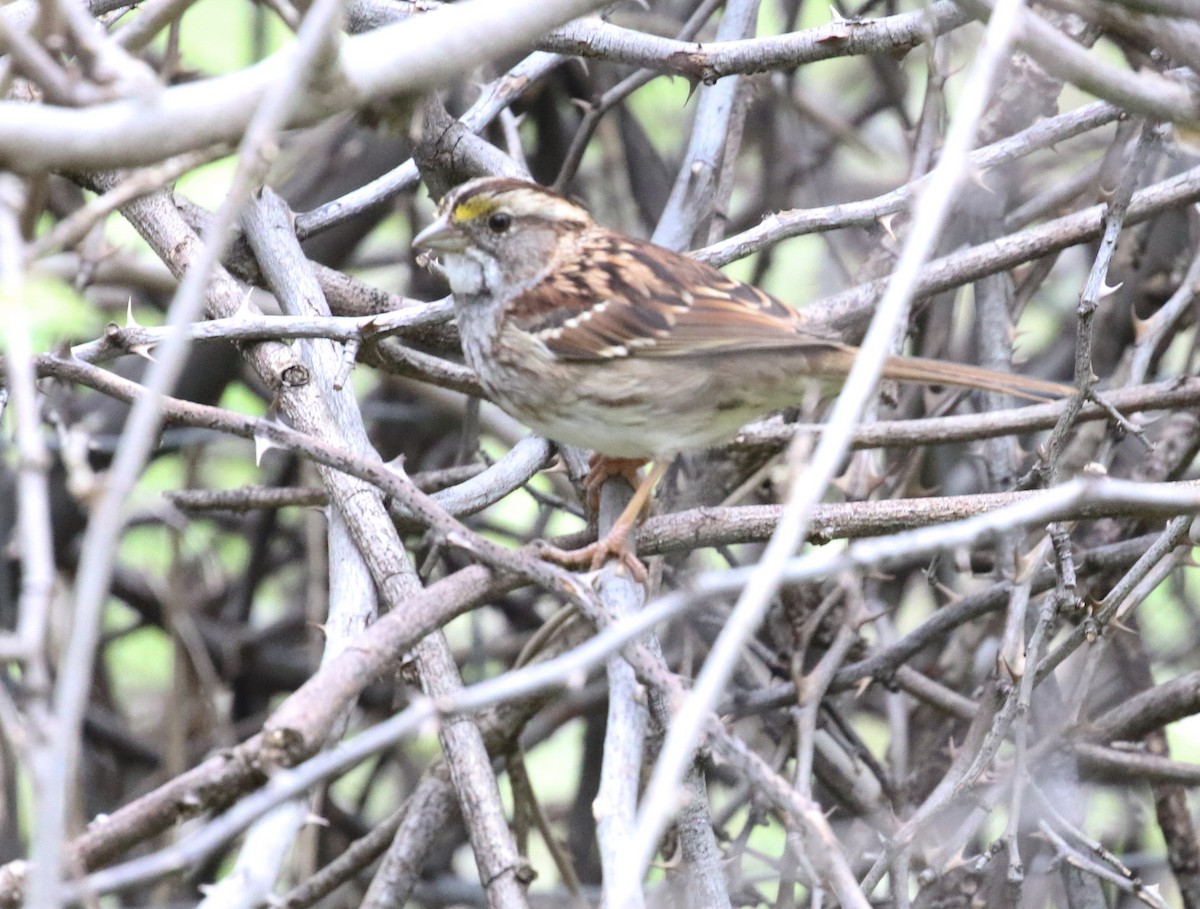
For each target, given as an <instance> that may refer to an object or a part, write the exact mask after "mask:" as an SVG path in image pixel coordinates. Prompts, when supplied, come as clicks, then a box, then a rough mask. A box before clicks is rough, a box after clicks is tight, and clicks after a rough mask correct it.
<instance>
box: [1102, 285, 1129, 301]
mask: <svg viewBox="0 0 1200 909" xmlns="http://www.w3.org/2000/svg"><path fill="white" fill-rule="evenodd" d="M1124 286H1125V282H1124V281H1118V282H1117V283H1116V284H1114V285H1112V286H1111V287H1109V285H1108V282H1107V281H1105V282H1104V283H1103V284H1101V285H1100V299H1101V300H1103V299H1104V298H1105V297H1111V296H1112V295H1113V294H1115V293H1116V292H1117V291H1118V290H1120V289H1121V288H1122V287H1124Z"/></svg>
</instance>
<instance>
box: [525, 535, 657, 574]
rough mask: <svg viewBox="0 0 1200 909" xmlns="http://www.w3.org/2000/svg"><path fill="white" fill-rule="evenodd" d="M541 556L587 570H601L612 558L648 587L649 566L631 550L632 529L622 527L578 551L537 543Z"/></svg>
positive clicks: (566, 566)
mask: <svg viewBox="0 0 1200 909" xmlns="http://www.w3.org/2000/svg"><path fill="white" fill-rule="evenodd" d="M535 546H536V552H537V554H538V555H539V556H541V557H542V558H543V559H545V560H546V561H548V562H553V563H554V564H555V565H561V566H562V567H563V568H576V569H578V568H585V569H586V570H588V571H599V570H600V569H601V568H603V567H604V564H605V563H606V562H608V561H609V560H610V559H616V560H617V561H619V562H620V563H621V564H622V565H624V566H625V569H626V570H627V571H628V572H629V575H630V577H632V578H633V580H634V581H636V582H637V583H639V584H645V583H646V580H647V579H648V578H649V573H648V572H647V571H646V566H645V565H643V564H642V562H641V560H640V559H638V557H637V556H636V555H634V553H633V550H631V549H630V548H629V527H628V526H622V525H620V524H615V525H613V528H612V529H611V530H610V531H609V532H608V533H606V534H605V535H604V536H602V537H601V538H600V539H598V540H597V541H596V542H595V543H589V544H588V545H587V546H581V547H580V548H579V549H559V548H558V547H557V546H551V545H550V544H549V543H544V542H540V543H537V544H535Z"/></svg>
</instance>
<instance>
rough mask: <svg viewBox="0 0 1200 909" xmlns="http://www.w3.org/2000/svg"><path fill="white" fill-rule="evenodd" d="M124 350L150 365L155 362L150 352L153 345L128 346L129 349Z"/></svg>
mask: <svg viewBox="0 0 1200 909" xmlns="http://www.w3.org/2000/svg"><path fill="white" fill-rule="evenodd" d="M125 349H126V350H127V351H129V353H131V354H134V355H135V356H138V357H141V358H142V359H145V360H149V361H150V362H151V363H154V362H155V359H154V354H152V353H151V351H152V350H154V345H153V344H130V345H129V347H127V348H125Z"/></svg>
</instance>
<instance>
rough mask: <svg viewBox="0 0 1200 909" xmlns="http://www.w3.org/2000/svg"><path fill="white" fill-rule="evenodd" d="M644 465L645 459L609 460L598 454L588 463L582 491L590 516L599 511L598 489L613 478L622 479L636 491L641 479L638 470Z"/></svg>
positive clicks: (605, 456)
mask: <svg viewBox="0 0 1200 909" xmlns="http://www.w3.org/2000/svg"><path fill="white" fill-rule="evenodd" d="M645 463H646V459H645V458H610V457H608V455H602V454H600V453H599V452H597V453H596V454H593V455H592V457H591V460H589V461H588V472H587V476H585V477H584V478H583V491H584V493H585V496H586V499H587V501H586V503H585V504H586V505H587V509H588V511H589V512H590V513H591V514H597V513H598V512H599V511H600V487H601V486H603V485H604V484H605V483H607V482H608V481H609V480H610V479H612V478H613V477H623V478H624V479H625V482H626V483H628V484H629V488H630V489H633V490H636V489H637V488H638V486H640V485H641V482H642V479H641V476H639V474H638V468H640V467H641V466H642V465H643V464H645Z"/></svg>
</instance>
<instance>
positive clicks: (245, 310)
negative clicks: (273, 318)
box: [233, 287, 256, 319]
mask: <svg viewBox="0 0 1200 909" xmlns="http://www.w3.org/2000/svg"><path fill="white" fill-rule="evenodd" d="M253 293H254V288H253V287H247V288H246V292H245V293H244V294H243V295H242V301H241V302H240V303H239V304H238V308H237V312H235V313H234V314H233V318H235V319H237V318H240V317H243V316H252V315H256V313H255V312H254V307H253V306H252V305H251V304H250V297H251V295H252V294H253Z"/></svg>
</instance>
